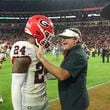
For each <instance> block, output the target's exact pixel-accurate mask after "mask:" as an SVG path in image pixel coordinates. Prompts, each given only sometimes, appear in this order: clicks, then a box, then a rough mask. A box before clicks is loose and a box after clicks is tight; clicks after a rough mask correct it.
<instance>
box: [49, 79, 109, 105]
mask: <svg viewBox="0 0 110 110" xmlns="http://www.w3.org/2000/svg"><path fill="white" fill-rule="evenodd" d="M109 83H110V81H108V82H104V83H100V84H97V85H95V86H91V87H89V88H88V90H91V89H94V88H97V87H99V86H102V85H105V84H109ZM58 99H59V98H55V99H52V100H50V101H49V103H52V102H54V101H56V100H58Z"/></svg>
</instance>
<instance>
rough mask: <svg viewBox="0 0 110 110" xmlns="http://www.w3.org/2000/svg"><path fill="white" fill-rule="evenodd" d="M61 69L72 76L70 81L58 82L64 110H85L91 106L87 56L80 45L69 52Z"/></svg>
mask: <svg viewBox="0 0 110 110" xmlns="http://www.w3.org/2000/svg"><path fill="white" fill-rule="evenodd" d="M61 67H62V68H64V69H66V70H68V71H69V73H70V74H71V76H70V77H69V78H68V79H66V80H64V81H60V80H59V81H58V87H59V97H60V102H61V107H62V110H85V109H86V108H87V107H88V104H89V101H88V94H87V88H86V75H87V56H86V53H85V51H84V50H83V49H82V48H81V46H80V45H76V46H74V47H73V48H71V49H70V50H68V53H67V56H66V58H65V59H64V61H63V62H62V64H61Z"/></svg>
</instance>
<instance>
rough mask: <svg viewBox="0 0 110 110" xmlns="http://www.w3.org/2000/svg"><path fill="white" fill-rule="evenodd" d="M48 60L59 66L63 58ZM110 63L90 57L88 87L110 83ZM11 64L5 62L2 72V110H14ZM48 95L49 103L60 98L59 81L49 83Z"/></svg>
mask: <svg viewBox="0 0 110 110" xmlns="http://www.w3.org/2000/svg"><path fill="white" fill-rule="evenodd" d="M47 58H49V60H50V61H51V62H52V63H54V64H55V65H57V66H59V65H60V63H61V61H62V59H63V57H62V55H60V57H59V60H56V59H55V56H53V55H51V54H50V53H49V54H48V55H47ZM109 67H110V63H102V62H101V57H95V58H93V57H90V59H89V65H88V75H87V87H91V86H95V85H97V84H100V83H104V82H107V81H110V69H109ZM10 88H11V64H10V60H9V59H8V60H7V61H5V62H4V64H3V69H2V70H0V94H2V96H3V99H4V103H3V104H0V110H12V104H11V94H10V92H11V90H10ZM47 94H48V98H49V101H50V100H52V99H55V98H57V97H58V91H57V80H48V81H47Z"/></svg>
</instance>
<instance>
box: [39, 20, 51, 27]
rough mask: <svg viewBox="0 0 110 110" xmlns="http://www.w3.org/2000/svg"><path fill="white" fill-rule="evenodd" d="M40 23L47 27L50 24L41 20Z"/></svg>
mask: <svg viewBox="0 0 110 110" xmlns="http://www.w3.org/2000/svg"><path fill="white" fill-rule="evenodd" d="M40 23H41V25H43V26H46V27H48V26H49V23H48V22H47V21H45V20H41V21H40Z"/></svg>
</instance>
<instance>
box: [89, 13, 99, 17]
mask: <svg viewBox="0 0 110 110" xmlns="http://www.w3.org/2000/svg"><path fill="white" fill-rule="evenodd" d="M91 16H100V14H88V17H91Z"/></svg>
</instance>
